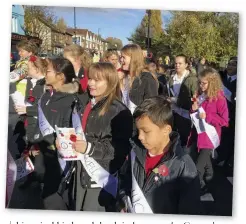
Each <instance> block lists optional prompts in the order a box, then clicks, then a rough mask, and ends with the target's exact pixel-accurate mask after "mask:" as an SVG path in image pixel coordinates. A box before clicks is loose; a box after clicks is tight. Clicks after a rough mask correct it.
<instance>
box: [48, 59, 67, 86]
mask: <svg viewBox="0 0 246 224" xmlns="http://www.w3.org/2000/svg"><path fill="white" fill-rule="evenodd" d="M45 81H46V84H47V85H51V86H53V87H54V85H56V84H58V83H64V81H65V77H64V74H63V73H57V72H56V71H55V70H54V68H53V66H52V64H51V63H50V62H49V63H48V67H47V72H46V75H45Z"/></svg>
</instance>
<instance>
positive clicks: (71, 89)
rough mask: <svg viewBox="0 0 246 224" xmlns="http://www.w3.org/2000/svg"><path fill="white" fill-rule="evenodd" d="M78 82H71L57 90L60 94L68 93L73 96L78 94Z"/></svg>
mask: <svg viewBox="0 0 246 224" xmlns="http://www.w3.org/2000/svg"><path fill="white" fill-rule="evenodd" d="M79 85H80V84H79V82H77V81H73V82H71V83H67V84H64V85H62V88H61V89H60V90H59V92H62V93H69V94H74V93H77V92H79Z"/></svg>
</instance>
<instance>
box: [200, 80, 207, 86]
mask: <svg viewBox="0 0 246 224" xmlns="http://www.w3.org/2000/svg"><path fill="white" fill-rule="evenodd" d="M207 84H208V82H202V81H199V85H201V86H206V85H207Z"/></svg>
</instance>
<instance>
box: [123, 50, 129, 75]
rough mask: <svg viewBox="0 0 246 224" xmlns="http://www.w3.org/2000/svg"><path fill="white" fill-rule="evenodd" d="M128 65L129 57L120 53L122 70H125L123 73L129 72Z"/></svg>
mask: <svg viewBox="0 0 246 224" xmlns="http://www.w3.org/2000/svg"><path fill="white" fill-rule="evenodd" d="M130 63H131V57H130V56H128V55H126V54H125V53H123V52H122V53H121V65H122V69H123V70H125V71H129V69H130Z"/></svg>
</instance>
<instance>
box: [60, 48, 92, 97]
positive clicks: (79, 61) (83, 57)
mask: <svg viewBox="0 0 246 224" xmlns="http://www.w3.org/2000/svg"><path fill="white" fill-rule="evenodd" d="M63 56H64V57H65V58H66V59H68V60H69V61H71V63H72V64H73V67H74V70H75V75H76V76H77V78H78V79H79V81H80V84H81V88H82V90H83V91H84V92H85V91H86V90H87V85H88V77H87V72H88V69H89V67H90V65H91V63H92V58H91V57H90V55H89V54H88V53H87V52H86V51H85V50H84V49H83V48H82V47H81V46H80V45H77V44H72V45H69V46H66V47H65V48H64V53H63Z"/></svg>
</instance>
